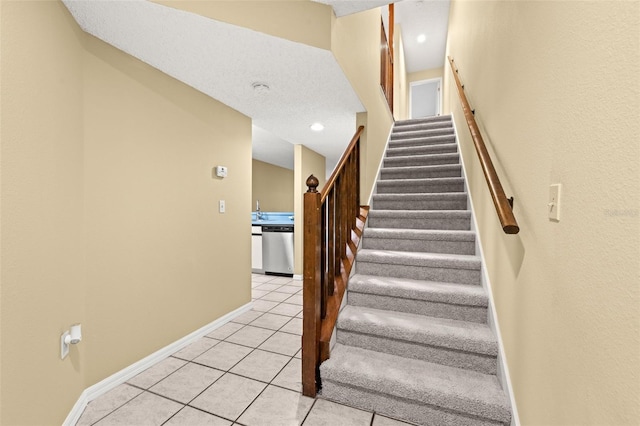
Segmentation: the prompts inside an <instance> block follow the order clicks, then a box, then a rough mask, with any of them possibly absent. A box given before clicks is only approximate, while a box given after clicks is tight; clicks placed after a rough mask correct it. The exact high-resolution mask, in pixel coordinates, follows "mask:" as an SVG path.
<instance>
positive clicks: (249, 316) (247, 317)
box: [231, 311, 262, 324]
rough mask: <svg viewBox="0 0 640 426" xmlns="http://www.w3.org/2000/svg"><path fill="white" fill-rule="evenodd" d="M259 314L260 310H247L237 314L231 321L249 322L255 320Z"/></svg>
mask: <svg viewBox="0 0 640 426" xmlns="http://www.w3.org/2000/svg"><path fill="white" fill-rule="evenodd" d="M261 315H262V312H258V311H247V312H245V313H244V314H242V315H238V316H237V317H235V318H234V319H232V320H231V321H232V322H237V323H239V324H249V323H250V322H251V321H253V320H255V319H256V318H258V317H260V316H261Z"/></svg>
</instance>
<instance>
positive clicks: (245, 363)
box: [229, 349, 291, 382]
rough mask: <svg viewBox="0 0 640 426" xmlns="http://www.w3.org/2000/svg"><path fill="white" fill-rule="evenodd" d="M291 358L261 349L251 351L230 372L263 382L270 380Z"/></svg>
mask: <svg viewBox="0 0 640 426" xmlns="http://www.w3.org/2000/svg"><path fill="white" fill-rule="evenodd" d="M290 359H291V358H290V357H288V356H285V355H280V354H274V353H272V352H265V351H261V350H259V349H256V350H255V351H253V352H251V353H250V354H249V355H247V356H246V357H245V358H244V359H243V360H242V361H240V362H239V363H237V364H236V365H235V366H234V367H233V368H232V369H231V370H229V372H231V373H235V374H238V375H240V376H245V377H249V378H251V379H256V380H260V381H262V382H270V381H271V380H273V378H274V377H276V375H277V374H278V373H279V372H280V370H282V368H283V367H284V366H285V365H286V364H287V362H288V361H289V360H290Z"/></svg>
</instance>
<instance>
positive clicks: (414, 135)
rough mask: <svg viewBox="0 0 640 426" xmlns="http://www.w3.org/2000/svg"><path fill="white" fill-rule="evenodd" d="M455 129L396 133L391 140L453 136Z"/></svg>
mask: <svg viewBox="0 0 640 426" xmlns="http://www.w3.org/2000/svg"><path fill="white" fill-rule="evenodd" d="M453 135H454V133H453V127H446V128H441V129H433V130H420V131H417V132H394V133H392V134H391V140H393V141H397V140H400V139H416V138H428V137H432V136H453Z"/></svg>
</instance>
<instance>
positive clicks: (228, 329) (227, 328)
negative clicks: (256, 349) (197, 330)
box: [207, 322, 243, 340]
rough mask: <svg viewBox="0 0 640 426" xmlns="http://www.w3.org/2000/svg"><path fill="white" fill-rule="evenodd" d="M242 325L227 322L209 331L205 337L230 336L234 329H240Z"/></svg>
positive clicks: (222, 338)
mask: <svg viewBox="0 0 640 426" xmlns="http://www.w3.org/2000/svg"><path fill="white" fill-rule="evenodd" d="M242 327H243V325H242V324H238V323H235V322H228V323H226V324H224V325H222V326H220V327H218V328H216V329H215V330H213V331H212V332H211V333H209V334H207V337H211V338H212V339H218V340H224V339H226V338H227V337H229V336H231V335H232V334H233V333H235V332H236V331H238V330H240V329H241V328H242Z"/></svg>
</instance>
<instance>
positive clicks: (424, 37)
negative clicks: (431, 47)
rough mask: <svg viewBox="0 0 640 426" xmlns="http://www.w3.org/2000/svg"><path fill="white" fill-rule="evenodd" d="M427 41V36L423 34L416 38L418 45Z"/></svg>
mask: <svg viewBox="0 0 640 426" xmlns="http://www.w3.org/2000/svg"><path fill="white" fill-rule="evenodd" d="M426 40H427V36H426V35H424V34H420V35H419V36H418V43H424V42H425V41H426Z"/></svg>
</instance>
